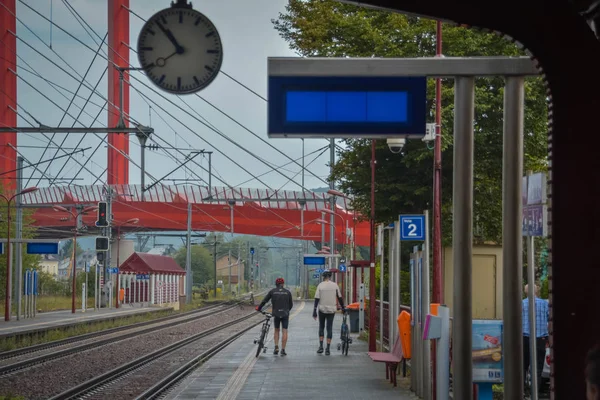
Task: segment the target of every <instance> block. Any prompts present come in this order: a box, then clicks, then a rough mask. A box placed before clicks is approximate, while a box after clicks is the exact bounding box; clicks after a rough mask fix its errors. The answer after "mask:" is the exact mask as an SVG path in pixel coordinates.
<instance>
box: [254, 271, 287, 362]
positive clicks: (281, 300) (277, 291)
mask: <svg viewBox="0 0 600 400" xmlns="http://www.w3.org/2000/svg"><path fill="white" fill-rule="evenodd" d="M284 283H285V281H284V280H283V278H277V279H276V280H275V285H276V287H275V288H274V289H271V290H270V291H269V293H267V295H266V296H265V298H264V299H263V301H262V302H261V303H260V304H259V305H258V306H257V307H256V311H259V312H260V310H261V309H262V308H263V307H264V306H265V304H267V302H268V301H269V300H271V305H272V308H273V310H272V312H271V313H272V314H273V317H275V321H274V325H275V329H274V330H273V341H274V342H275V350H273V354H278V353H279V327H280V326H281V328H282V329H283V334H282V335H281V336H282V337H281V355H282V356H286V355H287V353H286V352H285V345H286V344H287V339H288V324H289V320H290V310H291V309H292V307H294V301H293V299H292V292H290V291H289V290H287V289H285V288H284V287H283V284H284Z"/></svg>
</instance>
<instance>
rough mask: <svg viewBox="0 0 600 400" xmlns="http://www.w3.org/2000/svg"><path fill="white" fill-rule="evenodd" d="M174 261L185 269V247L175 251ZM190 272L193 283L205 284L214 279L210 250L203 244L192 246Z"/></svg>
mask: <svg viewBox="0 0 600 400" xmlns="http://www.w3.org/2000/svg"><path fill="white" fill-rule="evenodd" d="M174 258H175V261H176V262H177V264H179V266H180V267H181V268H183V269H185V260H186V248H185V247H181V248H180V249H179V250H178V251H177V252H176V253H175V257H174ZM191 261H192V274H193V282H194V284H195V285H206V284H208V283H209V282H212V281H214V277H215V273H214V264H213V258H212V257H211V254H210V252H209V251H208V249H206V248H205V247H204V246H198V245H193V246H192V259H191Z"/></svg>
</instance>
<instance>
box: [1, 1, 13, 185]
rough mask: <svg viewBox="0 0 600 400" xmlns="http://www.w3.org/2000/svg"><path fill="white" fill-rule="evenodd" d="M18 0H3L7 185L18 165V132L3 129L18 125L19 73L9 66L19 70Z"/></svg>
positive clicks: (3, 155) (4, 177) (3, 141)
mask: <svg viewBox="0 0 600 400" xmlns="http://www.w3.org/2000/svg"><path fill="white" fill-rule="evenodd" d="M15 15H16V7H15V0H0V89H1V90H2V92H4V93H0V172H7V171H13V172H10V173H8V174H4V175H2V176H1V177H0V178H1V179H0V182H1V185H2V186H4V189H8V190H10V189H13V188H14V187H15V182H16V181H15V178H16V173H15V172H14V170H15V168H16V167H17V153H16V151H15V149H14V148H13V147H12V146H14V147H15V148H16V147H17V134H16V133H15V132H2V127H4V126H16V125H17V114H16V113H15V111H14V110H16V109H17V76H16V75H15V74H14V73H13V72H11V71H10V70H13V71H16V70H17V38H16V37H15V35H14V34H13V33H11V31H12V32H17V28H16V17H15Z"/></svg>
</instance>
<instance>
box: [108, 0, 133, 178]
mask: <svg viewBox="0 0 600 400" xmlns="http://www.w3.org/2000/svg"><path fill="white" fill-rule="evenodd" d="M125 7H127V8H129V0H108V45H109V49H108V126H109V127H111V128H113V127H116V126H117V124H118V122H119V113H120V110H119V109H120V107H123V113H124V115H125V126H129V123H128V122H127V118H128V116H129V84H128V82H129V74H128V73H127V71H125V72H124V79H123V104H122V105H121V103H120V95H119V91H120V87H119V71H118V70H117V69H116V68H115V66H119V67H129V47H128V45H129V11H128V10H127V8H125ZM108 144H109V146H108V162H107V164H108V167H107V182H108V184H109V185H113V184H121V183H128V182H129V160H128V159H127V155H128V154H129V135H128V134H127V133H109V134H108Z"/></svg>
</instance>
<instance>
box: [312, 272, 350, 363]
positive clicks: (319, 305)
mask: <svg viewBox="0 0 600 400" xmlns="http://www.w3.org/2000/svg"><path fill="white" fill-rule="evenodd" d="M330 279H331V271H329V270H326V271H325V272H323V282H321V283H319V286H317V290H316V292H315V308H314V310H313V318H314V319H315V320H316V319H317V309H318V316H319V349H318V350H317V353H319V354H321V353H323V338H324V336H325V322H327V348H326V349H325V355H327V356H328V355H330V354H331V352H330V349H329V347H330V345H331V338H332V337H333V331H332V330H333V318H334V317H335V312H336V310H337V304H336V300H337V301H339V302H340V306H341V307H342V313H343V312H344V310H345V309H344V299H343V298H342V295H341V292H340V288H339V287H338V285H337V283H335V282H332V281H331V280H330Z"/></svg>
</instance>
